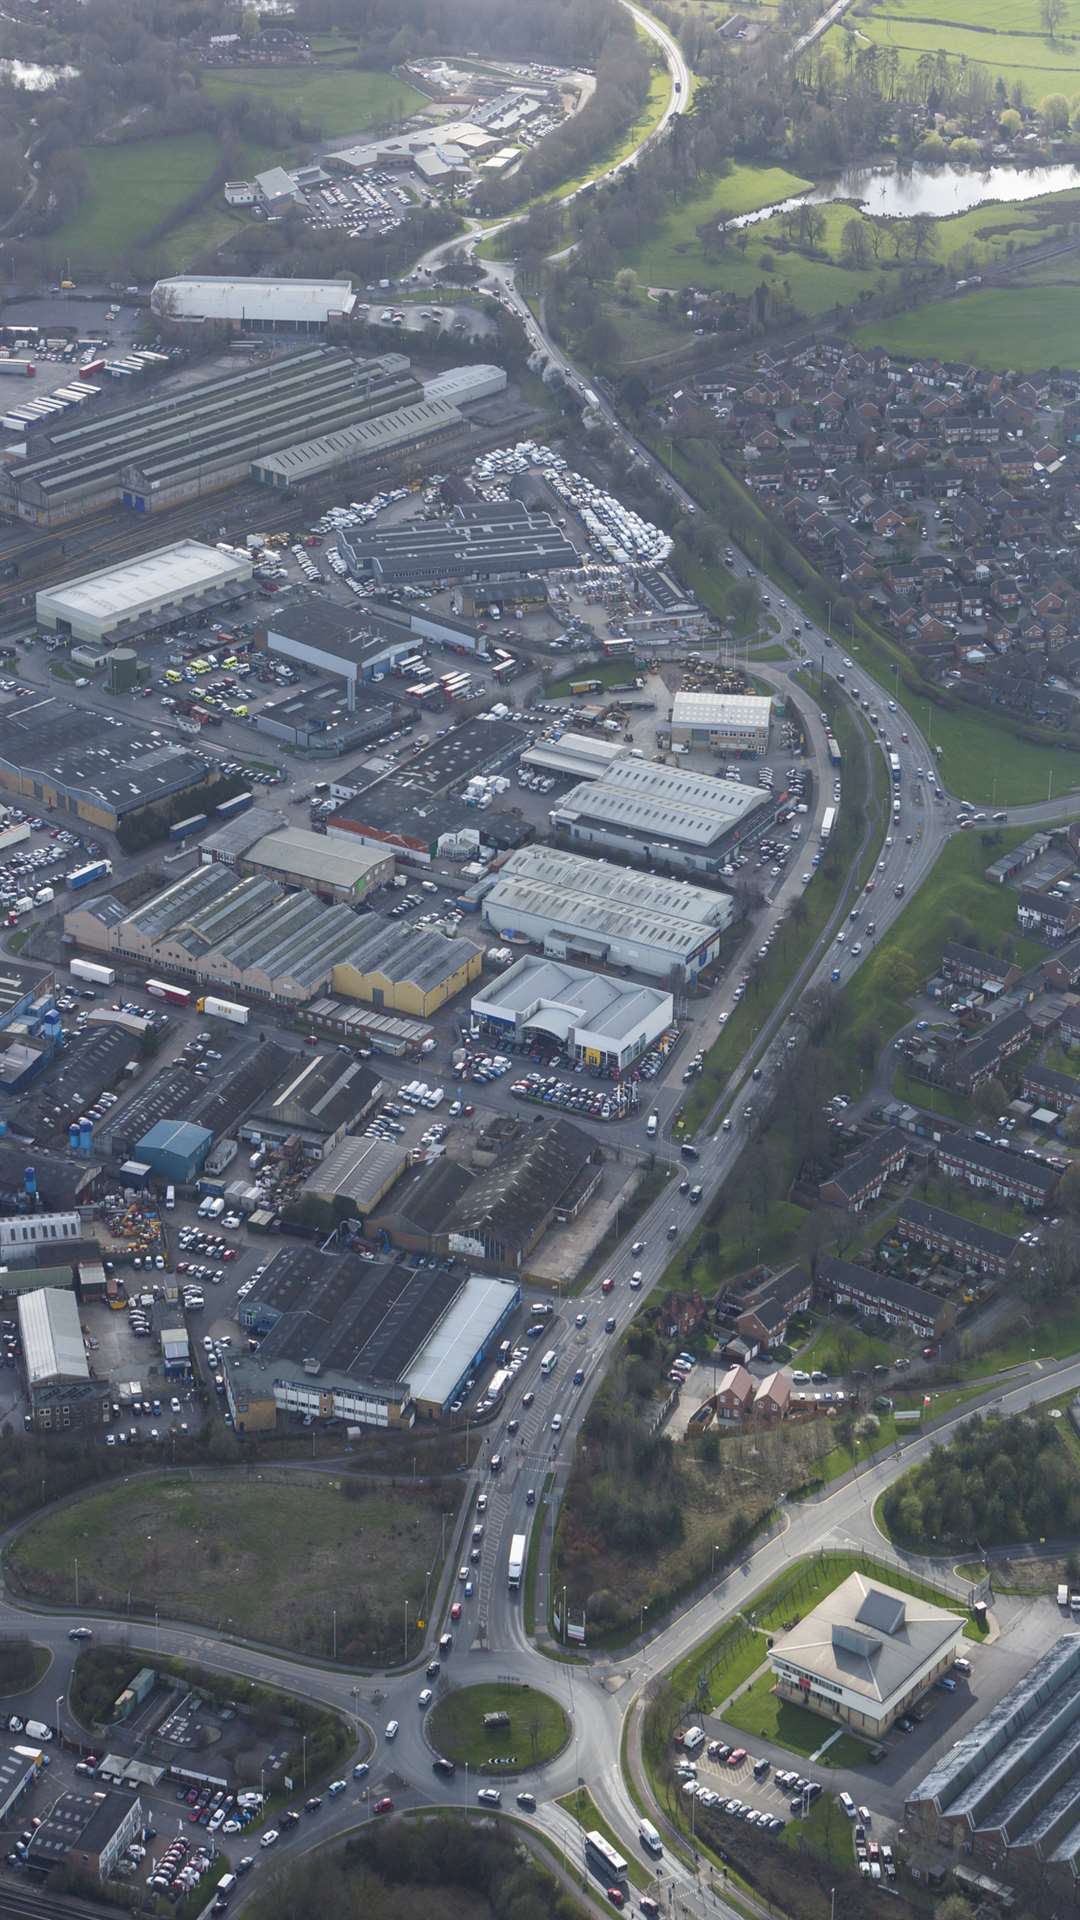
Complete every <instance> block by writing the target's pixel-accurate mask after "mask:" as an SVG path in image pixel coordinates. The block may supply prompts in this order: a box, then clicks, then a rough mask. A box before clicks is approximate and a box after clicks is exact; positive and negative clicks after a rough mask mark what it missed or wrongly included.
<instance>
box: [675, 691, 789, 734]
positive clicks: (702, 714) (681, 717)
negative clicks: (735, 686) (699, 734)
mask: <svg viewBox="0 0 1080 1920" xmlns="http://www.w3.org/2000/svg"><path fill="white" fill-rule="evenodd" d="M771 713H772V701H771V700H770V699H769V696H768V694H764V693H677V694H676V695H675V698H674V701H673V703H672V709H671V724H672V726H673V727H679V726H683V727H767V726H768V724H769V719H770V716H771Z"/></svg>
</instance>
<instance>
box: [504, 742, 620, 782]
mask: <svg viewBox="0 0 1080 1920" xmlns="http://www.w3.org/2000/svg"><path fill="white" fill-rule="evenodd" d="M629 751H630V749H629V748H628V747H627V746H625V745H624V744H623V742H622V741H621V740H604V739H602V738H599V737H598V736H595V735H593V734H591V733H564V734H562V735H561V736H560V738H559V739H558V740H538V741H537V742H536V745H535V746H533V747H529V748H527V749H526V751H525V752H524V753H523V754H522V756H521V762H522V765H523V766H526V767H546V768H547V769H548V771H549V772H552V773H570V774H573V775H574V776H575V777H576V778H577V779H579V780H599V779H602V778H603V776H604V774H605V773H606V772H607V771H608V768H609V767H610V766H611V765H612V763H613V761H616V760H625V759H626V757H627V754H628V753H629Z"/></svg>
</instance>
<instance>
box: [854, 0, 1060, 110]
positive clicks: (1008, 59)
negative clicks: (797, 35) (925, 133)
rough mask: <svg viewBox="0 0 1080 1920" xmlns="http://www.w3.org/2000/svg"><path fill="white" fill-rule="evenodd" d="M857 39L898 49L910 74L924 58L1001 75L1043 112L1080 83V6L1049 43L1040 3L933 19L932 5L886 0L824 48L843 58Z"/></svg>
mask: <svg viewBox="0 0 1080 1920" xmlns="http://www.w3.org/2000/svg"><path fill="white" fill-rule="evenodd" d="M849 31H850V32H853V33H854V34H855V35H856V37H857V40H858V42H859V43H860V44H863V45H865V44H866V42H868V41H870V42H873V44H874V45H875V46H879V47H896V48H897V49H898V51H899V53H900V57H901V62H902V64H903V65H904V66H906V67H912V66H915V65H916V64H917V63H918V61H919V59H920V57H921V56H923V55H926V54H930V55H931V56H936V55H937V54H938V53H941V54H943V55H944V56H945V57H946V58H947V59H948V61H949V62H950V63H959V62H960V61H961V60H963V61H964V62H965V63H966V64H967V66H969V67H976V66H978V67H982V68H983V69H985V71H986V73H987V74H989V75H990V77H991V78H992V79H997V77H998V76H999V75H1000V76H1001V78H1002V79H1003V80H1004V81H1005V83H1006V85H1007V86H1008V87H1010V88H1013V87H1020V88H1021V89H1022V92H1023V99H1024V101H1025V103H1027V104H1029V105H1037V104H1038V102H1039V100H1041V99H1042V98H1043V96H1044V95H1045V94H1047V93H1050V92H1062V91H1064V92H1066V93H1070V92H1071V91H1072V90H1074V89H1075V87H1076V85H1077V81H1078V78H1080V0H1066V4H1065V10H1064V17H1063V19H1062V21H1061V23H1060V25H1059V26H1058V28H1057V30H1056V32H1055V34H1054V36H1053V37H1051V36H1050V35H1049V34H1048V33H1047V32H1046V29H1045V28H1044V26H1043V25H1042V20H1041V8H1040V6H1039V4H1038V0H1015V4H1013V0H989V3H988V4H987V5H983V4H982V0H945V3H944V4H940V5H939V7H938V9H937V11H936V12H935V11H934V10H932V9H931V8H928V7H927V5H926V0H882V4H880V5H875V4H873V0H871V3H870V4H868V5H866V6H865V7H863V8H861V9H860V10H859V11H858V13H857V14H849V15H848V24H847V25H846V26H836V27H833V28H832V29H830V32H829V34H828V35H827V37H826V42H825V44H826V45H827V46H829V47H831V48H832V50H833V51H834V52H835V53H836V54H837V56H838V57H842V56H843V52H844V41H845V39H846V38H847V37H848V34H849Z"/></svg>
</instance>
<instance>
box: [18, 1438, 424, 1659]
mask: <svg viewBox="0 0 1080 1920" xmlns="http://www.w3.org/2000/svg"><path fill="white" fill-rule="evenodd" d="M447 1499H448V1501H449V1496H447ZM441 1524H442V1513H441V1508H440V1496H439V1494H438V1492H437V1491H436V1490H435V1489H428V1488H423V1487H422V1488H421V1489H420V1490H418V1491H416V1492H413V1490H412V1489H411V1488H410V1489H402V1488H401V1487H398V1488H396V1489H395V1491H394V1493H393V1495H392V1496H391V1495H389V1494H387V1495H383V1494H381V1493H369V1492H367V1491H366V1490H364V1489H363V1488H360V1487H358V1486H357V1485H355V1484H354V1483H351V1482H345V1483H344V1484H343V1485H342V1486H340V1487H339V1486H338V1485H337V1484H336V1483H335V1482H333V1481H331V1480H328V1479H327V1478H325V1477H324V1476H322V1475H312V1474H304V1473H301V1472H297V1473H292V1472H288V1473H282V1474H280V1475H279V1476H278V1477H276V1478H275V1477H272V1476H271V1475H270V1473H269V1472H267V1473H265V1474H262V1475H260V1476H258V1477H255V1476H249V1475H248V1474H246V1473H241V1472H238V1471H236V1472H221V1473H216V1474H213V1475H205V1476H204V1475H201V1474H198V1473H192V1474H183V1475H180V1474H175V1475H173V1474H163V1475H161V1476H160V1477H158V1478H153V1477H148V1478H146V1479H139V1480H137V1481H132V1482H130V1483H125V1484H123V1485H116V1486H113V1487H110V1488H108V1489H107V1490H106V1491H103V1492H97V1493H92V1494H87V1495H86V1496H85V1497H84V1498H82V1499H79V1500H75V1501H73V1502H72V1503H71V1504H70V1505H68V1506H65V1507H62V1508H59V1509H54V1510H53V1511H52V1512H51V1513H48V1514H46V1515H44V1516H43V1517H42V1518H41V1519H40V1520H35V1521H33V1522H31V1524H30V1525H29V1526H28V1527H26V1528H25V1529H24V1531H23V1532H22V1533H20V1534H19V1535H18V1537H17V1538H16V1539H15V1541H14V1542H13V1543H12V1546H11V1548H10V1550H9V1555H8V1564H9V1568H10V1572H11V1577H12V1578H13V1580H14V1582H15V1584H16V1585H17V1587H18V1588H19V1590H20V1591H22V1592H24V1593H27V1594H30V1595H33V1596H34V1597H35V1598H37V1599H39V1600H44V1601H47V1602H51V1603H53V1604H56V1605H63V1606H65V1607H66V1606H70V1605H71V1603H72V1601H73V1599H74V1568H75V1562H76V1560H77V1561H78V1568H79V1575H78V1582H79V1600H80V1604H81V1605H82V1606H83V1607H87V1608H90V1609H92V1610H93V1609H96V1608H98V1607H102V1606H104V1607H108V1608H111V1609H112V1610H114V1611H116V1612H118V1613H120V1614H123V1613H125V1611H135V1612H138V1613H139V1614H141V1615H142V1616H143V1617H144V1618H145V1617H146V1616H147V1615H151V1616H152V1615H153V1614H154V1613H155V1612H160V1614H161V1615H162V1617H163V1618H166V1619H169V1618H172V1619H181V1620H191V1621H196V1622H198V1623H201V1624H205V1625H207V1626H210V1627H212V1628H213V1629H214V1630H215V1632H220V1631H223V1630H224V1631H225V1632H230V1631H234V1632H236V1633H238V1634H242V1635H244V1636H245V1637H246V1638H250V1639H254V1640H264V1641H268V1642H272V1643H273V1644H275V1645H277V1646H282V1647H288V1648H291V1649H294V1650H295V1651H297V1652H300V1653H305V1654H310V1655H314V1656H315V1657H319V1658H327V1657H329V1655H330V1651H331V1636H332V1633H333V1631H334V1627H333V1622H332V1615H333V1614H334V1613H335V1612H336V1641H337V1652H338V1657H339V1658H340V1659H342V1660H351V1661H356V1662H368V1661H371V1662H374V1663H377V1664H380V1665H382V1664H384V1663H385V1662H386V1661H387V1660H388V1659H395V1660H397V1659H400V1658H401V1654H402V1636H403V1624H404V1618H405V1606H406V1602H408V1606H409V1617H410V1620H411V1621H413V1622H415V1619H416V1616H417V1613H418V1612H419V1611H420V1608H421V1606H422V1604H423V1600H424V1594H425V1588H426V1575H427V1572H428V1570H429V1569H437V1568H438V1565H439V1540H440V1530H441ZM283 1541H287V1542H288V1546H289V1550H288V1552H287V1553H283V1552H282V1542H283ZM301 1566H302V1567H303V1570H304V1571H303V1577H302V1578H301V1577H299V1575H298V1572H297V1569H298V1568H299V1567H301ZM432 1577H433V1578H435V1579H437V1574H433V1576H432Z"/></svg>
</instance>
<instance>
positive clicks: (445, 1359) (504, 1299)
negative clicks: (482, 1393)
mask: <svg viewBox="0 0 1080 1920" xmlns="http://www.w3.org/2000/svg"><path fill="white" fill-rule="evenodd" d="M517 1296H518V1289H517V1287H516V1286H514V1285H513V1284H512V1282H511V1281H509V1280H493V1279H489V1278H488V1276H487V1275H486V1274H480V1273H473V1274H470V1275H469V1278H468V1279H467V1280H466V1282H465V1285H464V1287H463V1288H462V1290H461V1292H460V1293H459V1294H458V1296H457V1298H456V1299H455V1300H454V1302H453V1304H452V1306H451V1307H450V1310H449V1312H448V1313H447V1314H446V1315H445V1316H444V1318H443V1320H442V1321H441V1322H440V1324H439V1325H438V1326H437V1327H436V1328H435V1331H434V1332H433V1333H432V1335H431V1337H430V1339H429V1340H427V1341H425V1343H424V1345H423V1346H422V1347H421V1349H420V1351H419V1353H418V1354H417V1355H416V1358H415V1360H414V1361H413V1363H412V1365H411V1366H410V1368H409V1392H410V1394H411V1396H412V1398H413V1399H414V1400H422V1401H427V1402H428V1403H429V1404H430V1405H432V1406H437V1407H443V1406H445V1405H446V1402H447V1401H448V1400H449V1398H450V1396H451V1394H452V1393H453V1391H454V1388H455V1387H456V1386H457V1385H458V1383H459V1382H460V1380H461V1377H462V1375H463V1374H464V1373H466V1372H467V1371H468V1369H469V1367H471V1365H472V1363H473V1360H474V1359H475V1357H476V1355H477V1354H478V1353H479V1352H480V1350H481V1348H482V1347H483V1346H484V1345H485V1344H486V1342H487V1340H488V1339H489V1338H490V1336H491V1334H492V1332H493V1331H494V1329H495V1328H496V1327H497V1326H498V1324H499V1321H500V1320H501V1319H502V1316H503V1314H504V1313H505V1312H506V1310H507V1308H508V1307H510V1306H512V1305H513V1303H514V1301H515V1300H516V1299H517Z"/></svg>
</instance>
